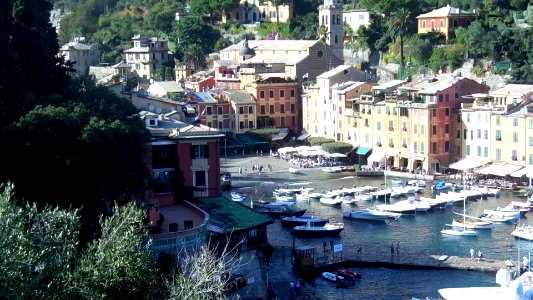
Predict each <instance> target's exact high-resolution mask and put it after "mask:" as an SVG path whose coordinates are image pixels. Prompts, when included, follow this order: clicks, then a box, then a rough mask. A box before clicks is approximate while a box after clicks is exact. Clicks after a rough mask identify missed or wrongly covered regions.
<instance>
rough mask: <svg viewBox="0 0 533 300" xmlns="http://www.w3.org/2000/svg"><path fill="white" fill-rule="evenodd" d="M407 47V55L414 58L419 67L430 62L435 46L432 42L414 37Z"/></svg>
mask: <svg viewBox="0 0 533 300" xmlns="http://www.w3.org/2000/svg"><path fill="white" fill-rule="evenodd" d="M407 45H408V48H407V55H408V56H409V57H412V58H414V59H415V60H416V61H417V62H418V64H419V65H425V64H426V63H427V62H428V61H429V58H430V57H431V54H432V52H433V45H431V42H430V41H428V40H427V39H421V38H419V37H418V36H413V37H412V38H411V39H409V41H408V43H407Z"/></svg>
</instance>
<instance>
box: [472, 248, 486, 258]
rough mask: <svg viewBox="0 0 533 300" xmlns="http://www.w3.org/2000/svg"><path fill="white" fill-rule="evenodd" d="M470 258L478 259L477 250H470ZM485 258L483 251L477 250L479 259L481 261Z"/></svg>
mask: <svg viewBox="0 0 533 300" xmlns="http://www.w3.org/2000/svg"><path fill="white" fill-rule="evenodd" d="M470 258H471V259H475V258H476V250H474V248H470ZM482 258H483V253H481V250H477V259H479V260H481V259H482Z"/></svg>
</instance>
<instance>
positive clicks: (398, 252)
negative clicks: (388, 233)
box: [396, 241, 400, 254]
mask: <svg viewBox="0 0 533 300" xmlns="http://www.w3.org/2000/svg"><path fill="white" fill-rule="evenodd" d="M396 254H400V242H399V241H398V242H396Z"/></svg>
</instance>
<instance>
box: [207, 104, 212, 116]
mask: <svg viewBox="0 0 533 300" xmlns="http://www.w3.org/2000/svg"><path fill="white" fill-rule="evenodd" d="M206 113H207V115H209V116H210V115H212V114H213V109H212V108H211V106H208V107H207V109H206Z"/></svg>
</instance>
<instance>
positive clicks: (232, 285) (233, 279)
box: [224, 274, 247, 294]
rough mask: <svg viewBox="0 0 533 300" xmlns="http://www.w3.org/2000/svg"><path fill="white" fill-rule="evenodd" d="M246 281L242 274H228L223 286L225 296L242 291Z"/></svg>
mask: <svg viewBox="0 0 533 300" xmlns="http://www.w3.org/2000/svg"><path fill="white" fill-rule="evenodd" d="M246 283H247V280H246V276H244V275H242V274H230V275H229V279H228V281H226V284H225V286H224V291H225V292H226V294H230V293H233V292H235V291H237V290H239V289H242V288H243V287H245V286H246Z"/></svg>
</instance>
